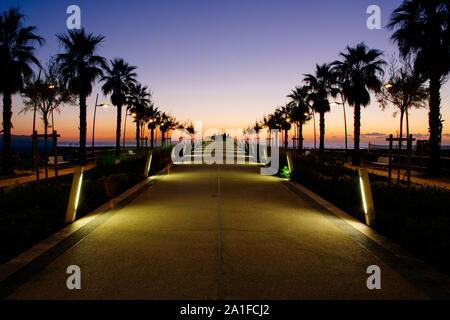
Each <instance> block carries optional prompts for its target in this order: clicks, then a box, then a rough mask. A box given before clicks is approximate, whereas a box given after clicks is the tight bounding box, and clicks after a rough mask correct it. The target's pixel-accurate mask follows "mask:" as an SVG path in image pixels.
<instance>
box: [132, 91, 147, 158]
mask: <svg viewBox="0 0 450 320" xmlns="http://www.w3.org/2000/svg"><path fill="white" fill-rule="evenodd" d="M150 97H151V93H150V92H149V91H148V87H146V86H142V85H141V84H140V83H138V84H132V85H131V86H130V94H129V96H128V102H127V103H128V105H129V106H130V112H131V114H134V122H135V123H136V148H137V149H138V150H139V149H140V137H141V134H140V129H141V125H142V124H143V122H144V120H145V116H146V114H145V113H146V108H148V107H149V106H150V103H151V102H150Z"/></svg>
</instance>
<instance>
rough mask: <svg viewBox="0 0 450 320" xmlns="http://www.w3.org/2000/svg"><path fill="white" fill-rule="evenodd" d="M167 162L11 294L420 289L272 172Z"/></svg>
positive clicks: (358, 294)
mask: <svg viewBox="0 0 450 320" xmlns="http://www.w3.org/2000/svg"><path fill="white" fill-rule="evenodd" d="M171 172H172V173H171V174H170V175H168V176H166V177H165V178H164V179H162V180H161V181H159V182H158V183H156V184H154V185H153V186H151V187H150V188H148V189H146V190H145V191H143V192H142V193H141V194H140V195H139V196H138V197H136V198H135V199H134V200H133V201H132V202H130V203H129V204H128V205H126V206H125V207H123V208H121V209H119V210H117V211H116V212H112V213H110V214H107V215H108V216H107V218H104V219H103V220H102V222H101V223H99V225H98V226H97V227H96V228H91V230H90V231H88V232H86V234H85V236H84V237H83V238H82V240H81V241H77V242H75V243H73V244H67V245H65V249H64V250H60V252H58V250H56V251H55V252H53V255H55V254H56V258H54V259H49V261H45V259H46V258H45V257H44V258H42V259H41V260H40V262H39V263H36V264H35V266H32V267H31V268H28V271H27V274H24V275H22V276H21V277H18V279H19V280H21V285H16V288H14V291H13V292H12V293H11V295H9V297H8V298H9V299H426V298H427V297H428V296H427V294H426V292H429V290H428V291H427V290H425V289H423V288H422V284H421V283H420V281H419V282H415V280H411V278H408V277H406V276H405V275H404V274H402V271H401V270H399V269H397V268H395V265H396V264H395V263H392V261H385V260H384V258H383V256H382V255H379V254H377V251H376V250H374V249H373V246H370V245H367V246H366V245H363V244H364V243H365V242H364V240H365V241H366V242H367V243H368V242H370V241H368V240H367V239H365V238H364V235H362V236H361V237H362V240H363V241H361V242H357V241H355V240H354V239H353V238H352V237H351V236H349V234H348V232H346V231H345V230H346V229H345V228H341V227H338V225H337V224H336V223H333V222H332V220H330V218H329V217H327V215H326V214H324V213H323V212H321V210H319V209H318V208H317V206H316V205H315V204H314V203H312V201H311V200H308V199H307V198H305V197H301V196H299V195H298V194H296V193H294V192H293V191H291V190H290V189H289V188H288V187H287V186H286V185H285V184H284V183H282V182H281V179H279V178H276V177H267V176H261V175H259V167H258V166H251V165H247V166H237V165H235V166H233V165H220V166H217V165H214V166H203V165H198V166H194V165H192V166H191V165H189V166H178V167H176V168H174V169H173V170H172V171H171ZM342 223H344V224H345V221H344V222H342ZM88 225H89V224H88ZM350 228H351V227H350ZM361 243H363V244H361ZM69 265H78V266H80V268H81V286H82V288H81V290H68V289H67V287H66V280H67V277H68V274H66V269H67V267H68V266H69ZM370 265H378V266H379V267H380V268H381V279H382V280H381V285H382V289H381V290H368V289H367V286H366V280H367V278H368V276H369V275H368V274H366V269H367V267H368V266H370ZM393 266H394V267H393Z"/></svg>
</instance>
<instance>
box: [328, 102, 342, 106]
mask: <svg viewBox="0 0 450 320" xmlns="http://www.w3.org/2000/svg"><path fill="white" fill-rule="evenodd" d="M340 104H343V103H342V102H337V101H332V102H330V106H338V105H340Z"/></svg>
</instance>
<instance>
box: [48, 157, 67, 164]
mask: <svg viewBox="0 0 450 320" xmlns="http://www.w3.org/2000/svg"><path fill="white" fill-rule="evenodd" d="M56 160H57V161H58V165H60V164H65V163H69V161H64V158H63V156H58V157H57V158H56ZM48 164H49V165H51V166H54V165H55V157H48Z"/></svg>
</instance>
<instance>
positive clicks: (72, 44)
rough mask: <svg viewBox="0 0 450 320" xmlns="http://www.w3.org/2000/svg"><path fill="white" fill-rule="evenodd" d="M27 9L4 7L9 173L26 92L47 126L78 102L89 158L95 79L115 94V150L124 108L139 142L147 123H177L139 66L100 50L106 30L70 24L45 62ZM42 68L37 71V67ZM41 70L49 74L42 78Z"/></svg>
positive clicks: (0, 38)
mask: <svg viewBox="0 0 450 320" xmlns="http://www.w3.org/2000/svg"><path fill="white" fill-rule="evenodd" d="M23 20H24V15H23V14H22V13H21V12H20V11H19V10H18V9H16V8H12V9H9V10H6V11H4V12H3V13H2V14H1V16H0V93H2V95H3V130H2V134H3V139H4V165H3V171H4V174H6V175H10V174H13V173H14V170H13V167H12V159H11V128H12V122H11V118H12V96H13V95H14V94H16V93H19V92H20V93H22V95H23V96H24V100H25V106H26V107H25V110H24V111H27V110H31V108H33V107H34V108H36V107H37V108H38V110H39V111H40V112H41V114H42V115H43V119H44V125H45V130H47V127H48V116H49V115H50V114H51V115H53V111H54V110H56V109H57V108H58V107H59V106H60V105H61V104H63V103H68V102H72V103H74V102H75V97H76V100H78V105H79V110H80V112H79V122H80V125H79V144H80V147H79V155H78V157H79V161H80V163H81V164H84V163H86V129H87V123H86V111H87V104H86V100H87V98H88V97H89V95H90V94H91V93H92V89H93V85H94V83H95V82H96V81H101V82H103V85H102V91H103V93H104V94H105V95H111V103H112V104H113V105H114V106H116V108H117V126H116V155H117V156H119V155H120V137H121V122H122V108H123V107H124V106H126V108H127V111H128V110H129V111H130V113H131V114H132V115H133V116H134V119H135V120H134V121H135V123H136V141H137V146H138V147H139V146H140V143H139V141H140V138H141V133H142V131H143V126H144V125H145V124H148V128H149V129H150V130H151V133H152V138H151V145H152V147H153V141H154V140H153V131H154V130H155V129H156V128H157V126H159V127H160V130H161V132H162V137H163V138H164V135H165V134H167V132H168V131H170V130H171V129H173V128H174V127H176V125H177V122H176V121H175V119H174V118H173V117H171V116H169V115H167V114H165V113H163V112H161V111H160V110H159V109H158V108H156V107H155V106H154V105H153V103H152V102H151V94H150V92H149V90H148V88H147V87H145V86H142V85H141V84H139V83H138V82H137V80H136V77H137V74H136V73H135V70H136V67H135V66H132V65H130V64H128V63H127V62H125V61H124V60H123V59H121V58H116V59H113V60H110V61H109V62H108V61H107V60H106V59H105V58H104V57H102V56H100V55H98V54H97V50H98V48H99V46H100V44H101V43H102V42H103V41H104V37H103V36H101V35H93V34H91V33H86V32H85V30H84V29H81V30H69V31H68V32H67V33H66V34H58V35H57V36H56V37H57V39H58V40H59V42H60V44H61V45H62V48H63V52H62V53H60V54H57V55H56V56H55V57H54V58H52V59H51V60H50V62H49V65H48V67H47V69H45V68H43V67H42V66H41V64H40V62H39V61H38V59H37V58H36V57H35V50H36V48H37V47H38V46H41V45H42V44H43V43H44V39H43V38H42V37H40V36H38V35H37V34H36V33H35V31H36V27H34V26H24V25H23ZM33 66H35V67H37V68H38V69H39V76H37V77H36V76H35V75H34V73H33V69H32V67H33ZM41 71H43V73H44V76H43V79H41Z"/></svg>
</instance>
